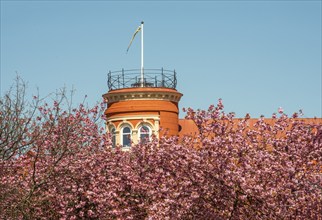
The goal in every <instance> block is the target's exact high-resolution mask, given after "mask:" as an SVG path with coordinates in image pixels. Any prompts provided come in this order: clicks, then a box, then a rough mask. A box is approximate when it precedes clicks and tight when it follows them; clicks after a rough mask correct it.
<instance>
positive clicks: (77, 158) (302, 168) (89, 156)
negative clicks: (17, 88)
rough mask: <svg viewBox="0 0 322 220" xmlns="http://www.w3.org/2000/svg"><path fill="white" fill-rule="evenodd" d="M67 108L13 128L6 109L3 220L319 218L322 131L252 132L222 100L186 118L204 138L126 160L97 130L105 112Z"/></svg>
mask: <svg viewBox="0 0 322 220" xmlns="http://www.w3.org/2000/svg"><path fill="white" fill-rule="evenodd" d="M60 105H61V102H59V101H55V102H54V103H53V106H52V107H50V105H49V104H44V105H41V106H40V105H39V106H37V109H36V111H37V113H35V114H34V115H33V117H31V118H25V117H24V115H21V114H20V115H17V117H16V118H15V119H14V120H15V121H9V119H11V118H12V117H13V116H12V115H11V114H9V113H8V112H5V111H4V110H6V109H4V108H2V109H1V112H0V117H1V118H0V119H1V126H2V128H3V130H2V131H1V132H0V135H1V136H0V137H1V143H0V147H1V149H0V157H1V158H0V189H1V190H0V218H1V219H321V218H322V214H321V213H322V126H321V124H318V123H316V124H314V123H306V122H305V121H303V120H299V119H297V118H288V116H287V115H285V114H284V113H283V111H280V112H279V113H280V116H279V117H275V118H274V119H271V121H270V122H269V123H268V121H266V120H265V119H264V118H260V119H258V120H257V121H256V123H254V124H252V125H250V124H249V120H250V119H249V116H246V117H245V118H243V119H235V118H234V114H233V113H229V114H225V112H224V107H223V104H222V101H221V100H220V101H219V103H218V105H217V106H210V107H209V109H208V110H207V111H205V110H198V111H194V110H193V109H188V110H187V118H189V119H192V120H194V121H195V123H196V125H197V126H198V128H199V134H197V135H195V136H186V137H183V138H181V139H179V138H178V137H161V138H160V139H159V140H157V139H153V140H152V141H150V142H145V143H141V144H137V145H132V146H131V150H130V151H127V152H125V151H122V149H121V147H116V148H112V144H111V140H110V137H108V136H107V134H105V132H104V130H103V129H102V128H100V126H98V125H97V123H96V119H97V117H98V115H99V114H100V113H99V112H100V110H99V107H94V108H91V109H89V108H86V107H84V105H80V106H79V107H78V108H74V109H70V110H69V111H65V110H62V109H63V108H62V107H61V106H60ZM9 116H12V117H11V118H10V117H9ZM18 116H19V117H18ZM10 123H16V125H15V126H11V127H10ZM26 123H28V126H27V125H26ZM19 126H20V127H21V128H23V129H20V130H18V133H16V135H12V134H13V133H14V132H17V130H15V131H13V130H10V129H9V128H11V129H16V128H18V127H19ZM4 128H6V129H4Z"/></svg>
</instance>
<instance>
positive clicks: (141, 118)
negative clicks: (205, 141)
mask: <svg viewBox="0 0 322 220" xmlns="http://www.w3.org/2000/svg"><path fill="white" fill-rule="evenodd" d="M176 84H177V79H176V72H175V71H169V70H164V69H161V70H160V69H159V70H156V69H144V78H142V75H141V76H140V70H128V71H125V70H122V71H117V72H109V73H108V88H109V91H108V93H106V94H104V95H103V97H104V99H105V100H106V102H107V109H106V111H105V116H106V126H107V132H108V133H110V134H111V135H112V140H113V144H114V145H122V146H123V147H129V146H130V145H131V143H138V142H140V141H145V140H147V139H149V138H151V136H152V135H155V136H156V137H161V136H163V135H168V136H172V135H178V133H179V109H178V103H179V101H180V98H181V96H182V94H181V93H179V92H178V91H177V90H176Z"/></svg>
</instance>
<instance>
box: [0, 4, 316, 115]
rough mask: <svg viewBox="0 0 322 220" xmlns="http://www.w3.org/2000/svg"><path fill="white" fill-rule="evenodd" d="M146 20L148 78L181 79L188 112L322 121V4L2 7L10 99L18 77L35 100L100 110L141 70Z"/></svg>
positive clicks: (4, 85) (4, 74)
mask: <svg viewBox="0 0 322 220" xmlns="http://www.w3.org/2000/svg"><path fill="white" fill-rule="evenodd" d="M142 20H143V21H144V22H145V26H144V46H145V56H144V60H145V61H144V63H145V68H161V67H164V68H166V69H175V70H176V71H177V74H178V87H177V89H178V90H179V91H180V92H181V93H183V94H184V96H183V97H182V99H181V102H180V109H181V108H182V107H192V108H195V109H197V108H200V109H207V108H208V106H209V105H210V104H214V103H216V102H217V100H218V98H222V99H223V102H224V105H225V111H227V112H230V111H234V112H236V114H237V116H239V117H241V116H244V115H245V114H246V113H250V114H251V116H252V117H258V116H260V115H261V114H264V115H265V116H266V117H270V116H271V114H272V113H273V112H276V111H277V109H278V107H280V106H281V107H283V108H284V110H285V112H286V113H288V114H292V113H293V112H295V111H298V110H299V109H303V111H304V114H305V117H314V116H317V117H322V112H321V83H322V81H321V1H307V0H306V1H260V0H259V1H175V2H170V1H151V2H150V1H58V0H57V1H3V0H1V94H2V95H3V93H4V91H7V90H8V88H9V86H10V85H11V84H12V83H13V79H14V78H15V76H16V72H18V73H19V75H21V76H22V78H23V79H24V80H26V81H27V82H28V85H29V91H30V93H31V94H32V93H35V91H36V88H37V87H39V90H40V93H41V95H42V96H45V95H47V94H48V93H50V92H54V91H56V89H59V88H61V87H64V86H66V87H67V88H68V89H71V88H72V87H74V88H75V89H76V95H75V97H74V102H81V101H82V100H83V97H84V96H85V95H88V102H89V104H93V103H95V102H96V101H100V100H101V95H102V94H103V93H106V92H107V84H106V80H107V77H106V74H107V72H108V71H109V70H111V71H115V70H120V69H121V68H125V69H132V68H140V40H139V39H140V38H139V37H137V38H136V39H135V40H134V42H133V44H132V47H131V49H130V51H129V53H128V54H126V48H127V46H128V43H129V41H130V39H131V37H132V34H133V33H134V31H135V30H136V28H137V27H138V26H139V25H140V22H141V21H142ZM182 116H183V114H181V117H182Z"/></svg>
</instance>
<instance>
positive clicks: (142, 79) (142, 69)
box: [141, 21, 144, 87]
mask: <svg viewBox="0 0 322 220" xmlns="http://www.w3.org/2000/svg"><path fill="white" fill-rule="evenodd" d="M143 24H144V22H143V21H142V22H141V87H144V67H143Z"/></svg>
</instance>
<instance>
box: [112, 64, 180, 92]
mask: <svg viewBox="0 0 322 220" xmlns="http://www.w3.org/2000/svg"><path fill="white" fill-rule="evenodd" d="M107 85H108V89H109V91H111V90H117V89H125V88H137V87H152V88H170V89H176V86H177V77H176V71H175V70H173V71H172V70H165V69H163V68H161V69H144V72H143V77H142V73H141V69H132V70H124V69H122V70H120V71H114V72H111V71H110V72H109V73H108V75H107Z"/></svg>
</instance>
